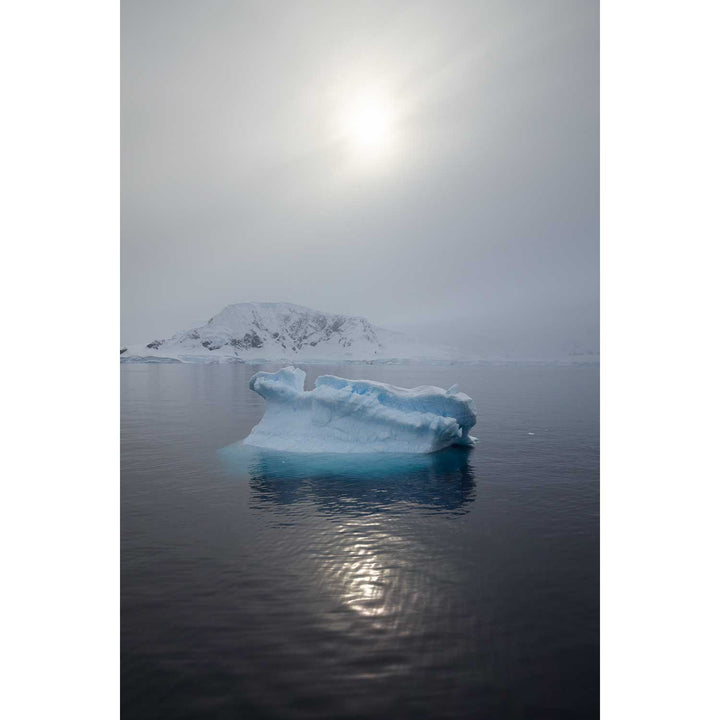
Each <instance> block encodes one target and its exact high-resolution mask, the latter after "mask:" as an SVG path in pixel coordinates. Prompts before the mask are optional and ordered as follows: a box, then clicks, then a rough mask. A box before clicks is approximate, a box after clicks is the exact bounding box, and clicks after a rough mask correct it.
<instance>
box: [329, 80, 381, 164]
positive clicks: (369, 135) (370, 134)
mask: <svg viewBox="0 0 720 720" xmlns="http://www.w3.org/2000/svg"><path fill="white" fill-rule="evenodd" d="M340 134H341V136H342V140H343V142H344V144H345V145H346V146H347V148H348V150H349V151H350V152H351V153H352V154H353V155H354V156H355V158H356V159H358V160H362V161H365V162H369V161H379V160H381V159H383V158H385V157H386V156H387V155H388V154H389V152H390V150H391V149H392V145H393V140H394V138H393V134H394V128H393V112H392V109H391V106H390V103H389V102H388V100H387V99H386V98H384V97H382V96H381V95H379V94H373V93H366V94H364V95H359V96H357V97H355V98H353V99H352V100H351V101H350V102H348V103H346V105H345V107H344V108H343V111H342V113H341V118H340Z"/></svg>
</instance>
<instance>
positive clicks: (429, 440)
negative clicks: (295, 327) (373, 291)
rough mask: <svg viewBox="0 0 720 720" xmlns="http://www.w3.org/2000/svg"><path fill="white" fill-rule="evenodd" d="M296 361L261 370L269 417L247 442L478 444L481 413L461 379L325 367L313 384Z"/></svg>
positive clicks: (324, 448)
mask: <svg viewBox="0 0 720 720" xmlns="http://www.w3.org/2000/svg"><path fill="white" fill-rule="evenodd" d="M304 385H305V372H304V371H303V370H300V369H299V368H294V367H292V366H290V367H286V368H283V369H282V370H278V371H277V372H274V373H269V372H259V373H255V375H253V376H252V378H251V379H250V389H251V390H254V391H255V392H256V393H258V394H259V395H261V396H262V397H263V398H265V400H266V402H267V408H266V410H265V415H264V416H263V418H262V420H261V421H260V422H259V423H258V424H257V425H256V426H255V427H254V428H253V429H252V431H251V433H250V435H248V437H247V438H246V439H245V444H246V445H252V446H255V447H260V448H267V449H271V450H280V451H285V452H302V453H378V452H390V453H430V452H435V451H436V450H441V449H443V448H446V447H449V446H450V445H462V446H472V445H473V444H474V443H475V438H473V437H471V436H470V434H469V431H470V429H471V428H472V427H473V425H475V422H476V419H477V414H476V411H475V406H474V404H473V401H472V399H471V398H470V397H468V396H467V395H465V394H464V393H461V392H458V391H457V389H456V388H455V387H452V388H450V389H449V390H443V389H442V388H439V387H433V386H429V385H424V386H421V387H417V388H412V389H407V388H400V387H395V386H393V385H387V384H385V383H379V382H373V381H370V380H347V379H345V378H339V377H335V376H334V375H322V376H320V377H319V378H318V379H317V380H316V381H315V388H314V389H313V390H308V391H306V390H305V389H304Z"/></svg>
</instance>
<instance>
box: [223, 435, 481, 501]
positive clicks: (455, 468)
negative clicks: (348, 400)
mask: <svg viewBox="0 0 720 720" xmlns="http://www.w3.org/2000/svg"><path fill="white" fill-rule="evenodd" d="M471 452H472V450H469V449H466V448H460V447H451V448H447V449H445V450H441V451H440V452H436V453H431V454H428V455H419V454H391V453H385V454H368V455H362V454H347V455H344V454H338V453H318V454H304V453H290V452H280V451H276V450H266V449H263V448H257V447H252V446H248V445H244V444H243V443H242V442H238V443H234V444H232V445H228V446H227V447H225V448H223V449H222V450H220V451H219V456H220V458H221V461H222V463H223V466H224V467H225V469H226V471H227V472H229V473H231V474H238V475H247V476H249V480H250V487H251V489H252V491H253V499H254V500H257V501H259V502H261V503H263V502H271V503H274V504H277V505H291V504H293V503H298V502H300V503H307V502H312V503H313V504H314V505H315V506H317V507H318V508H319V509H320V510H321V511H323V510H325V511H327V512H329V513H332V514H337V513H338V512H339V511H343V512H348V513H350V514H365V513H367V512H377V511H382V510H383V508H386V509H388V508H390V506H393V505H396V504H398V503H402V504H406V505H407V504H410V505H415V506H420V507H425V508H427V509H429V510H433V511H437V510H441V511H443V510H444V511H452V512H464V510H463V506H464V505H465V504H466V503H468V502H472V500H474V491H475V480H474V476H473V470H472V467H471V465H470V464H469V462H468V459H469V456H470V454H471Z"/></svg>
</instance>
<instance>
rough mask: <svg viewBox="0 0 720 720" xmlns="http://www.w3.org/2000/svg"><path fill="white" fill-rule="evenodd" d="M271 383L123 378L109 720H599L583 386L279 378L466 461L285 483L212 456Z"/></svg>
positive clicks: (594, 484) (280, 467) (323, 471)
mask: <svg viewBox="0 0 720 720" xmlns="http://www.w3.org/2000/svg"><path fill="white" fill-rule="evenodd" d="M277 367H279V366H277V365H273V366H264V367H257V366H256V367H251V366H245V365H215V366H212V365H144V364H142V365H132V364H128V363H126V364H123V365H122V368H121V377H122V518H121V519H122V559H121V568H122V633H121V638H122V640H121V646H122V716H123V718H124V720H131V719H134V718H162V719H163V720H179V719H182V718H240V719H245V718H278V719H283V720H285V719H292V718H332V719H337V720H341V719H344V718H358V719H361V718H388V719H389V720H390V719H401V718H413V719H414V720H419V719H423V718H433V719H434V718H453V719H457V720H460V719H463V718H491V719H493V720H494V719H503V718H532V719H534V720H540V719H544V718H547V719H550V718H552V719H553V720H562V719H563V718H596V717H598V714H599V707H598V706H599V649H598V645H599V638H598V631H599V537H598V527H599V523H598V515H599V484H598V475H599V427H598V414H599V409H598V390H599V388H598V385H599V380H598V375H599V373H598V368H597V367H553V366H491V365H488V366H479V367H459V366H458V367H454V366H450V367H447V366H421V365H413V366H382V365H374V366H372V365H370V366H368V365H343V366H322V367H321V366H313V365H311V366H303V365H301V367H303V369H305V370H307V372H308V382H309V383H313V382H314V380H315V378H316V377H317V376H318V375H321V374H326V373H330V374H334V375H341V376H344V377H365V378H369V379H373V380H380V381H383V382H390V383H392V384H395V385H403V386H406V387H409V386H415V385H421V384H432V385H440V386H444V387H449V386H450V385H452V384H454V383H459V385H460V390H462V391H463V392H466V393H468V394H469V395H470V396H471V397H472V398H473V399H474V400H475V402H476V404H477V407H478V411H479V418H478V424H477V426H476V427H475V429H474V431H473V434H474V435H476V436H477V437H478V438H479V442H478V445H477V447H476V448H475V449H473V450H470V451H461V450H454V449H453V450H449V451H443V452H441V453H437V454H435V455H430V456H422V457H409V458H405V459H404V460H398V459H397V458H388V459H383V458H380V459H377V458H375V459H372V458H357V459H352V460H350V461H347V460H343V459H337V461H327V459H323V458H316V459H306V460H305V461H296V460H294V459H293V458H292V457H287V456H285V457H283V456H275V455H272V454H263V453H258V452H255V453H253V452H251V451H248V450H247V449H243V448H242V447H240V446H238V445H233V444H234V443H237V441H238V440H240V439H241V438H243V437H245V436H246V435H247V434H248V432H249V431H250V429H251V427H252V426H253V425H254V424H255V423H256V422H257V421H258V420H259V419H260V417H261V416H262V413H263V406H264V401H263V400H262V399H261V398H260V397H259V396H257V395H255V394H254V393H252V392H251V391H250V390H249V389H248V380H249V378H250V376H251V375H252V374H253V373H254V372H255V371H257V370H260V369H265V370H269V369H277ZM306 387H308V385H307V383H306Z"/></svg>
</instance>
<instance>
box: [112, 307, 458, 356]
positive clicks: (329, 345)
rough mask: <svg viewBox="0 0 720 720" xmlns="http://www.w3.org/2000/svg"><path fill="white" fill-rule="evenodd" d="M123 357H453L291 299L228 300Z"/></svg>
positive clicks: (444, 350) (442, 350) (443, 350)
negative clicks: (201, 321)
mask: <svg viewBox="0 0 720 720" xmlns="http://www.w3.org/2000/svg"><path fill="white" fill-rule="evenodd" d="M120 355H121V357H120V359H121V360H123V361H136V362H138V361H146V362H152V361H162V360H179V361H181V362H213V361H220V362H227V361H233V360H239V361H250V362H252V361H259V360H268V361H274V360H296V361H298V360H305V361H315V362H319V361H323V360H329V361H349V360H350V361H368V360H393V359H433V360H450V359H452V357H453V353H452V351H451V350H450V349H448V348H442V347H441V348H438V347H433V346H430V345H425V344H423V343H421V342H418V341H415V340H413V339H411V338H409V337H407V336H405V335H402V334H401V333H396V332H392V331H390V330H384V329H383V328H379V327H377V326H376V325H373V324H372V323H370V322H369V321H368V320H366V319H365V318H362V317H353V316H349V315H334V314H330V313H324V312H320V311H319V310H312V309H310V308H306V307H302V306H300V305H293V304H291V303H238V304H237V305H228V306H227V307H226V308H225V309H224V310H222V311H221V312H220V313H218V314H217V315H215V316H213V317H211V318H210V320H208V322H207V323H206V324H205V325H202V326H201V327H196V328H192V329H190V330H186V331H184V332H180V333H177V334H176V335H173V337H171V338H169V339H167V340H153V341H151V342H149V343H147V344H146V345H139V346H129V347H127V348H122V349H121V350H120Z"/></svg>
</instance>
